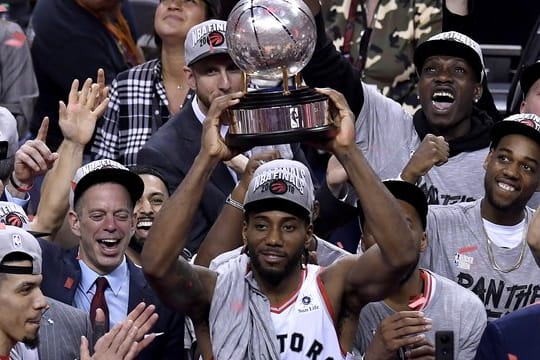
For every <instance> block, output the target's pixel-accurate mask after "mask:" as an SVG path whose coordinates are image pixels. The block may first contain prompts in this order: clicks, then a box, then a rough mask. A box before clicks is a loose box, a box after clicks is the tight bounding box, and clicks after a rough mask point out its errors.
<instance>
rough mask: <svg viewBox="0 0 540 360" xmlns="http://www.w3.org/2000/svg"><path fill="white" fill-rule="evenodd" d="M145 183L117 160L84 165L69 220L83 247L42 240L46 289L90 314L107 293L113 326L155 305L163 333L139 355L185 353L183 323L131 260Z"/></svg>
mask: <svg viewBox="0 0 540 360" xmlns="http://www.w3.org/2000/svg"><path fill="white" fill-rule="evenodd" d="M143 186H144V184H143V181H142V180H141V178H140V177H139V176H138V175H136V174H134V173H132V172H130V171H129V170H128V169H127V168H125V167H124V166H122V165H120V164H119V163H117V162H115V161H112V160H98V161H94V162H91V163H89V164H86V165H84V166H82V167H81V168H79V169H78V170H77V172H76V174H75V177H74V178H73V181H72V189H71V191H70V196H69V203H70V208H71V209H70V211H69V214H68V216H69V222H70V225H71V230H72V232H73V233H74V234H75V235H76V236H77V237H78V238H79V242H80V245H79V246H78V247H75V248H71V249H68V250H63V249H61V248H59V247H58V246H56V245H55V244H52V243H50V242H47V241H44V240H43V241H40V245H41V247H42V249H43V254H44V256H43V259H44V266H43V269H44V281H43V284H42V289H43V291H44V293H45V294H46V295H48V296H50V297H53V298H55V299H57V300H59V301H62V302H64V303H67V304H72V305H74V306H75V307H77V308H80V309H83V310H85V311H87V312H89V313H90V319H91V320H93V319H94V317H95V315H94V309H95V307H94V306H93V303H94V300H96V299H97V298H98V296H96V294H101V295H100V296H101V298H103V297H104V299H105V300H104V302H105V304H106V307H107V309H108V315H107V316H106V320H107V321H108V322H109V323H110V328H112V326H113V325H114V324H115V323H119V322H121V321H123V320H124V319H125V317H126V315H127V314H128V313H129V312H131V311H132V310H133V309H134V308H135V307H136V306H137V304H139V303H140V302H141V301H144V302H146V303H147V304H154V305H155V306H156V312H157V313H158V315H159V319H158V321H157V323H156V324H155V326H154V327H153V331H154V332H156V333H163V334H162V335H160V336H158V337H156V339H155V341H153V343H152V344H150V345H149V346H148V347H147V348H146V349H144V350H143V351H142V352H141V354H140V355H139V359H156V358H159V359H172V358H174V359H178V358H182V357H183V351H184V348H183V334H184V322H183V317H182V316H181V315H180V314H175V313H174V312H172V311H171V310H169V309H167V308H166V307H164V306H163V305H162V304H161V303H160V302H159V300H158V299H157V298H156V296H155V294H154V293H153V292H152V290H151V289H150V287H149V286H148V284H147V282H146V280H145V279H144V275H143V273H142V271H141V269H140V267H138V266H136V265H134V264H133V262H132V261H131V260H129V259H127V258H126V256H125V250H126V247H127V246H128V243H129V240H130V238H131V234H132V231H133V206H134V204H135V203H136V201H137V200H138V199H139V198H140V196H141V194H142V192H143Z"/></svg>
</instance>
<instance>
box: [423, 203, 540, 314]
mask: <svg viewBox="0 0 540 360" xmlns="http://www.w3.org/2000/svg"><path fill="white" fill-rule="evenodd" d="M526 211H527V214H528V219H529V220H530V219H532V216H533V213H534V211H533V210H532V209H530V208H526ZM426 234H427V238H428V249H426V251H425V252H423V253H422V254H421V257H420V265H421V266H422V267H424V268H428V269H430V270H432V271H434V272H436V273H437V274H440V275H443V276H445V277H447V278H449V279H451V280H454V281H456V282H457V283H458V284H460V285H462V286H463V287H465V288H467V289H470V290H472V291H473V292H474V293H475V294H476V295H478V296H479V297H480V299H481V300H482V302H483V303H484V306H485V308H486V311H487V316H488V319H489V320H493V319H496V318H499V317H500V316H502V315H504V314H506V313H508V312H512V311H514V310H517V309H519V308H522V307H524V306H526V305H529V304H532V303H534V302H535V301H538V300H540V268H539V267H538V266H537V265H536V262H535V260H534V257H533V255H532V253H531V251H530V249H529V248H528V246H527V244H525V246H526V249H525V253H524V256H523V261H522V263H521V266H520V267H519V268H518V269H516V270H514V271H511V272H509V273H503V272H501V271H498V270H495V269H494V268H493V265H492V264H491V262H490V259H489V257H488V252H487V246H488V244H487V239H486V235H485V233H484V228H483V223H482V217H481V215H480V200H477V201H475V202H472V203H460V204H455V205H451V206H436V205H435V206H434V205H432V206H430V207H429V212H428V220H427V228H426ZM491 248H492V251H493V256H494V259H495V261H496V262H497V264H498V265H499V266H500V267H501V268H502V269H508V268H510V267H512V265H514V264H515V263H516V262H517V260H518V258H519V255H520V252H521V249H522V246H521V245H518V246H517V247H515V248H513V249H505V248H499V247H498V246H496V245H495V244H491Z"/></svg>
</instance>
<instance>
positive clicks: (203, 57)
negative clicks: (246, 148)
mask: <svg viewBox="0 0 540 360" xmlns="http://www.w3.org/2000/svg"><path fill="white" fill-rule="evenodd" d="M226 27H227V23H226V22H225V21H221V20H208V21H205V22H202V23H200V24H198V25H195V26H193V27H192V28H191V29H190V30H189V33H188V36H187V37H186V41H185V46H184V48H185V61H186V67H184V72H185V74H186V78H187V82H188V84H189V86H190V87H191V89H193V90H194V91H195V94H196V96H195V97H194V98H193V100H192V101H191V103H190V104H188V106H185V107H184V108H183V110H182V111H181V112H180V113H178V114H177V115H175V116H174V117H173V118H172V119H170V120H169V121H168V122H167V123H165V124H164V125H163V126H162V127H161V128H160V129H159V130H158V131H157V132H156V133H155V134H154V135H152V137H150V139H149V140H148V141H147V142H146V144H145V145H144V146H143V147H142V148H141V150H139V153H138V154H137V165H142V166H148V167H152V168H155V169H156V170H158V171H159V172H160V173H161V174H162V175H163V178H164V179H165V181H166V182H167V184H168V186H169V192H170V193H172V192H174V190H175V189H176V188H177V187H178V185H179V184H180V182H182V180H183V179H184V177H185V176H186V174H187V172H188V171H189V168H190V167H191V165H192V164H193V159H195V157H196V156H197V153H198V152H199V150H200V148H201V141H200V137H201V133H202V122H203V121H204V118H205V116H206V115H207V114H208V109H209V108H210V105H211V104H212V102H213V101H214V100H215V99H216V98H217V97H219V96H221V95H225V94H231V93H233V92H236V91H241V89H242V86H243V75H242V71H240V69H239V68H238V67H237V66H236V64H235V63H234V61H233V60H232V59H231V57H230V56H229V53H228V47H227V41H226V34H225V30H226ZM227 130H228V124H222V125H221V126H220V131H221V134H222V135H225V133H226V132H227ZM275 148H277V149H278V150H279V151H280V153H281V156H282V157H286V158H294V159H296V160H299V161H301V162H303V163H307V161H306V160H305V156H304V154H303V152H302V150H301V149H300V146H299V144H292V145H278V146H275ZM246 163H247V158H246V156H244V155H243V154H239V155H238V156H237V157H235V158H233V159H231V160H230V161H228V162H227V163H221V164H218V165H217V166H216V168H215V170H214V171H213V173H212V176H211V178H210V181H209V182H208V184H207V185H206V191H205V194H204V197H203V200H202V202H201V204H200V207H199V209H198V212H197V218H196V221H195V222H194V226H193V228H192V230H191V235H190V240H189V242H188V243H187V245H186V250H188V251H189V252H190V253H195V252H196V251H197V249H198V248H199V245H200V243H201V242H202V240H203V239H204V237H205V236H206V233H207V232H208V231H209V230H210V228H211V227H212V224H213V223H214V221H215V219H216V218H217V216H218V214H219V212H220V210H221V208H222V207H223V204H224V203H225V198H226V197H227V195H229V194H230V192H231V191H232V189H233V188H234V186H235V184H236V182H237V180H238V177H239V174H242V173H243V171H244V168H245V165H246Z"/></svg>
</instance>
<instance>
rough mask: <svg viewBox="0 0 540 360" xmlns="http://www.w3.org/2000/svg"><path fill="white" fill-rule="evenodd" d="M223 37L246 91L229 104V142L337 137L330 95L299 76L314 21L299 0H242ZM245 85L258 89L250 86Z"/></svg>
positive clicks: (309, 50) (312, 40) (307, 55)
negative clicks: (329, 104) (309, 84)
mask: <svg viewBox="0 0 540 360" xmlns="http://www.w3.org/2000/svg"><path fill="white" fill-rule="evenodd" d="M226 37H227V45H228V48H229V54H230V56H231V58H232V59H233V61H234V62H235V63H236V65H237V66H238V67H239V68H240V70H242V71H243V73H244V93H245V95H244V96H243V97H242V98H241V99H240V103H238V104H236V105H234V106H232V107H231V108H230V110H231V111H230V114H231V116H232V121H231V124H230V126H229V132H228V133H227V136H226V142H227V144H228V145H231V146H236V147H251V146H261V145H274V144H283V143H291V142H301V141H306V140H308V141H309V140H311V141H316V140H320V139H327V138H330V137H332V136H334V135H335V130H336V128H335V127H334V125H333V120H332V118H331V116H330V112H329V111H328V97H327V96H326V95H322V94H320V93H317V92H316V91H315V90H313V89H311V88H309V87H307V86H303V85H302V79H301V77H300V71H301V70H302V69H303V68H304V66H305V65H306V64H307V63H308V62H309V59H310V58H311V56H312V55H313V52H314V50H315V43H316V41H317V31H316V27H315V19H314V18H313V15H312V14H311V11H310V9H309V8H308V6H307V5H306V4H305V3H304V2H303V1H302V0H241V1H240V2H238V3H237V4H236V6H235V7H234V8H233V10H232V11H231V13H230V15H229V18H228V19H227V31H226ZM289 80H291V81H289ZM248 83H250V84H258V85H259V88H258V89H254V90H253V89H249V90H248ZM268 84H272V85H273V86H269V85H268ZM250 87H251V86H250Z"/></svg>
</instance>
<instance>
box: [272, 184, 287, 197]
mask: <svg viewBox="0 0 540 360" xmlns="http://www.w3.org/2000/svg"><path fill="white" fill-rule="evenodd" d="M270 192H271V193H272V194H278V195H281V194H285V193H286V192H287V184H286V183H285V181H283V180H276V181H272V183H270Z"/></svg>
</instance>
